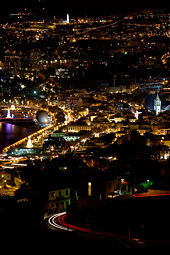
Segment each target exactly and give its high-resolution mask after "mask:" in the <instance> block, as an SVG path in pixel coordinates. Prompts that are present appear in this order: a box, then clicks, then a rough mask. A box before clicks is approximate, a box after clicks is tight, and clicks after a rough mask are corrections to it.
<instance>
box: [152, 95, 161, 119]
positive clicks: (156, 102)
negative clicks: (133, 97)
mask: <svg viewBox="0 0 170 255" xmlns="http://www.w3.org/2000/svg"><path fill="white" fill-rule="evenodd" d="M154 110H155V112H156V115H158V114H159V113H160V111H161V100H160V98H159V95H158V94H157V96H156V99H155V100H154Z"/></svg>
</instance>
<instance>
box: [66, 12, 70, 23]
mask: <svg viewBox="0 0 170 255" xmlns="http://www.w3.org/2000/svg"><path fill="white" fill-rule="evenodd" d="M66 22H67V23H70V16H69V14H68V13H67V21H66Z"/></svg>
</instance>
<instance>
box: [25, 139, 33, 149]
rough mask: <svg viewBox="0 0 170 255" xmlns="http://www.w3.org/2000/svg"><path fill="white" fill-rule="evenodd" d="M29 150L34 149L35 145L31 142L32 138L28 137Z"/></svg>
mask: <svg viewBox="0 0 170 255" xmlns="http://www.w3.org/2000/svg"><path fill="white" fill-rule="evenodd" d="M26 147H27V148H29V149H31V148H32V147H33V144H32V141H31V137H30V136H29V137H28V142H27V145H26Z"/></svg>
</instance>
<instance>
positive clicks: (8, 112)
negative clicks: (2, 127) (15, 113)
mask: <svg viewBox="0 0 170 255" xmlns="http://www.w3.org/2000/svg"><path fill="white" fill-rule="evenodd" d="M6 117H7V118H12V117H11V113H10V109H8V111H7V116H6Z"/></svg>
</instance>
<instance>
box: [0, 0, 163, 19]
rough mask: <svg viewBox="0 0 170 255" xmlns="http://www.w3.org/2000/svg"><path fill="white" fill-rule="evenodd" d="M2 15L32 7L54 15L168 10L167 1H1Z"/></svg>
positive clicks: (0, 9) (0, 10) (0, 11)
mask: <svg viewBox="0 0 170 255" xmlns="http://www.w3.org/2000/svg"><path fill="white" fill-rule="evenodd" d="M1 1H2V3H1V8H0V13H1V14H2V13H3V14H4V13H8V12H12V11H16V10H17V9H20V8H25V7H31V8H33V9H34V10H38V9H40V7H43V6H44V7H46V9H47V10H48V12H49V13H51V14H53V15H56V16H57V15H63V14H64V13H67V12H69V13H70V14H72V15H78V16H79V15H86V14H87V15H88V14H89V15H93V14H94V15H100V14H101V15H102V14H103V15H104V14H114V13H125V12H130V11H135V10H139V9H143V8H153V9H155V8H161V9H167V8H168V1H167V0H155V1H154V3H153V1H151V0H136V1H134V0H98V1H95V0H79V1H78V0H69V1H68V0H1Z"/></svg>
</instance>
